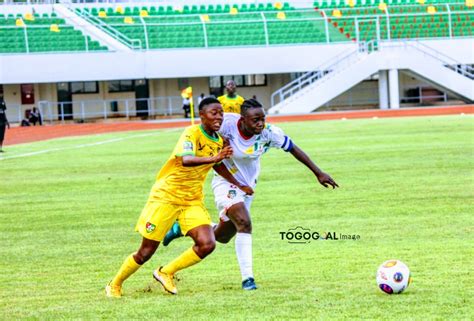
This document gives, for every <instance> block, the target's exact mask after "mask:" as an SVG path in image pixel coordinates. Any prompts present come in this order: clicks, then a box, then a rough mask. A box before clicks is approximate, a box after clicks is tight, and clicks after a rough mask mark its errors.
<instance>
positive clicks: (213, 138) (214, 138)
mask: <svg viewBox="0 0 474 321" xmlns="http://www.w3.org/2000/svg"><path fill="white" fill-rule="evenodd" d="M199 129H200V130H201V132H202V133H203V134H204V136H206V137H207V138H209V139H210V140H212V141H213V142H218V141H219V135H217V137H212V136H209V134H208V133H206V131H205V130H204V128H203V127H202V124H200V125H199Z"/></svg>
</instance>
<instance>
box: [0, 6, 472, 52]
mask: <svg viewBox="0 0 474 321" xmlns="http://www.w3.org/2000/svg"><path fill="white" fill-rule="evenodd" d="M61 2H62V1H61ZM66 3H69V4H70V5H69V6H68V7H69V9H70V10H71V15H76V14H77V15H79V16H80V17H82V18H84V19H85V20H86V21H88V22H89V23H91V24H92V25H93V26H95V27H97V28H99V29H100V30H102V31H104V32H106V33H107V34H109V35H110V36H112V37H113V38H115V39H117V40H118V41H120V42H121V43H124V44H125V45H127V46H128V47H129V48H131V49H150V46H149V43H150V37H149V34H150V33H149V30H150V28H153V27H156V28H159V27H160V26H183V25H184V26H186V25H187V26H191V25H202V29H203V33H202V37H203V42H202V43H203V45H197V46H196V44H192V45H191V47H208V46H209V43H210V40H212V37H209V32H208V27H209V26H212V25H227V26H231V25H233V24H237V25H236V26H238V24H261V26H262V28H261V29H260V30H258V31H255V32H254V33H253V34H255V33H259V32H261V36H262V37H261V39H264V40H263V41H261V42H259V43H256V44H254V46H255V45H257V46H269V45H271V44H273V43H274V41H272V40H273V38H272V37H274V34H273V33H272V32H270V31H269V27H268V26H269V24H273V23H279V22H284V21H285V22H308V23H313V24H314V25H317V24H319V27H317V28H316V27H315V28H314V29H315V30H316V29H318V30H319V32H320V34H321V36H322V37H324V39H325V40H322V41H321V42H323V43H324V42H326V43H329V42H333V43H334V42H347V41H351V40H352V39H355V40H357V41H359V40H360V41H368V40H373V39H377V40H384V39H387V40H390V39H391V40H396V39H395V38H397V37H398V34H397V35H396V34H394V32H393V31H392V28H391V27H390V26H391V25H392V24H393V22H394V21H396V20H397V19H402V18H406V17H408V18H417V19H418V18H420V19H429V18H431V17H442V18H443V21H445V23H447V24H448V27H449V32H448V34H447V35H446V38H453V37H454V32H453V29H454V28H453V23H457V22H456V21H453V19H454V17H453V16H454V15H455V14H456V15H459V14H460V15H463V16H464V15H466V16H467V15H468V12H467V11H455V10H452V9H451V7H450V5H448V4H446V8H447V9H446V10H447V11H444V12H437V13H435V14H428V13H426V12H417V13H415V12H413V13H409V14H407V13H390V9H391V8H395V7H398V6H394V5H392V6H389V10H387V11H385V12H383V11H380V10H379V12H378V13H377V14H367V15H361V14H358V15H355V14H354V13H352V14H350V15H349V12H353V11H354V10H358V9H376V10H378V9H377V7H364V8H353V9H348V8H343V9H341V10H343V13H344V15H343V16H342V17H333V16H332V9H320V10H319V11H318V12H316V11H315V10H314V9H298V10H290V11H287V17H286V19H284V20H280V19H278V18H277V13H278V12H279V11H278V10H275V11H262V12H239V19H236V20H233V21H229V20H219V16H228V15H229V14H228V13H220V14H217V13H213V14H209V17H210V21H209V22H206V21H204V19H202V15H201V14H186V15H183V14H180V15H178V14H177V15H150V16H149V18H141V17H137V16H132V17H135V18H137V19H136V21H137V24H135V25H138V26H143V38H144V39H145V44H142V40H141V39H131V38H130V37H128V36H126V35H125V34H123V33H122V32H120V31H118V30H117V29H116V27H118V26H130V24H124V23H108V22H107V18H106V19H101V18H99V17H96V16H94V15H92V14H90V13H89V12H87V11H86V10H84V9H85V8H86V6H83V5H77V4H71V2H69V1H66ZM103 4H104V6H107V5H108V6H109V7H107V8H111V7H110V6H111V4H109V3H108V2H107V1H104V2H103ZM142 4H149V3H146V2H145V3H142ZM136 5H137V6H139V4H138V3H137V4H136ZM154 5H155V6H156V5H157V4H156V3H155V4H154ZM163 5H164V3H163ZM112 6H113V5H112ZM403 7H409V6H403ZM346 12H347V15H346ZM298 14H300V15H301V16H300V17H299V16H298ZM124 17H125V16H113V18H124ZM173 17H179V18H183V17H187V18H189V19H191V20H192V19H195V21H191V22H176V23H170V22H169V20H168V21H166V20H163V22H160V19H169V18H173ZM151 19H152V20H151ZM367 21H373V22H375V23H376V28H375V29H368V28H370V27H369V26H367V23H364V22H367ZM26 24H27V28H31V27H32V25H30V24H28V23H26ZM343 24H346V25H345V26H343ZM34 26H38V27H40V26H39V25H34ZM13 27H14V26H13ZM43 27H45V26H43ZM341 27H342V28H344V32H343V33H344V34H346V33H350V38H346V37H345V36H344V34H342V33H341V32H340V30H338V28H341ZM1 28H5V26H2V27H0V29H1ZM369 30H370V35H369V38H370V39H363V38H362V37H361V34H365V32H366V31H369ZM289 32H291V30H289ZM315 32H317V31H315ZM229 35H231V33H229ZM425 36H426V38H433V37H436V38H442V37H438V36H430V35H429V34H426V35H424V36H423V37H425ZM187 41H188V40H187V39H186V35H183V38H182V43H184V44H186V43H187ZM283 43H284V42H283ZM311 43H314V41H311ZM275 44H276V45H280V44H281V42H279V43H275ZM292 44H294V43H292ZM239 46H242V45H239ZM86 47H87V44H86Z"/></svg>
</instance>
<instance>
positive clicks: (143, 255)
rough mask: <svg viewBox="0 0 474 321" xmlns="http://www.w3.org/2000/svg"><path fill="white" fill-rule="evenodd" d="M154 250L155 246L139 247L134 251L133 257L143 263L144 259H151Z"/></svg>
mask: <svg viewBox="0 0 474 321" xmlns="http://www.w3.org/2000/svg"><path fill="white" fill-rule="evenodd" d="M155 251H156V248H151V247H146V248H140V249H139V250H138V252H137V253H135V255H134V256H133V258H134V259H135V261H136V262H137V263H138V264H140V265H141V264H143V263H145V262H146V261H148V260H149V259H151V257H152V256H153V254H155Z"/></svg>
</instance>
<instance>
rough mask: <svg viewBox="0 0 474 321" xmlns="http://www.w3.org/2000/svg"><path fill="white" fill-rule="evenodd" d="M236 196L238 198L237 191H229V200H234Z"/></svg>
mask: <svg viewBox="0 0 474 321" xmlns="http://www.w3.org/2000/svg"><path fill="white" fill-rule="evenodd" d="M236 196H237V192H236V190H235V189H231V190H229V194H227V198H230V199H233V198H234V197H236Z"/></svg>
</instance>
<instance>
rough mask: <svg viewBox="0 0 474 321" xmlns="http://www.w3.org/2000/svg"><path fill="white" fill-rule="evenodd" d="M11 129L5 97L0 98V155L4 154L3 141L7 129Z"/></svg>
mask: <svg viewBox="0 0 474 321" xmlns="http://www.w3.org/2000/svg"><path fill="white" fill-rule="evenodd" d="M6 127H8V128H10V123H9V122H8V119H7V105H6V104H5V100H4V99H3V95H2V96H0V153H3V149H2V146H3V139H4V138H5V128H6Z"/></svg>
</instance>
